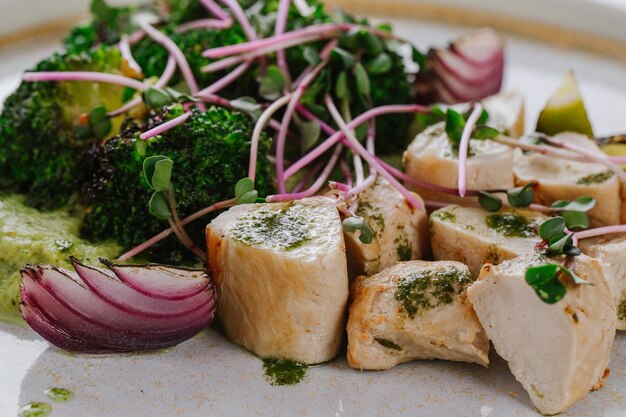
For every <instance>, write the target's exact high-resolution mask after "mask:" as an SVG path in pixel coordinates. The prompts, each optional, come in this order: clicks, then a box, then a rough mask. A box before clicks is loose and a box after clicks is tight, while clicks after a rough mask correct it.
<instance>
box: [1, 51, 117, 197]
mask: <svg viewBox="0 0 626 417" xmlns="http://www.w3.org/2000/svg"><path fill="white" fill-rule="evenodd" d="M122 61H123V60H122V58H121V56H120V54H119V52H118V51H117V50H115V49H113V48H110V47H99V48H96V49H93V50H91V51H90V52H88V53H81V54H78V55H76V54H70V53H66V54H54V55H52V56H51V57H50V58H48V59H46V60H44V61H42V62H40V63H39V64H38V65H37V66H36V67H35V69H34V70H35V71H102V72H108V73H121V71H122V70H121V67H122ZM123 91H124V87H120V86H116V85H112V84H98V83H91V82H23V83H22V84H21V85H20V86H19V87H18V89H17V91H15V93H13V94H12V95H11V96H10V97H9V98H7V100H6V101H5V103H4V109H3V111H2V114H0V190H2V191H10V192H20V193H25V194H27V195H28V202H29V203H30V204H31V205H33V206H36V207H39V208H44V209H52V208H56V207H61V206H63V205H64V204H65V203H67V201H68V199H69V197H70V196H71V194H72V193H73V192H74V191H75V190H76V186H77V178H78V171H77V167H76V164H77V160H78V158H79V155H80V154H81V153H82V151H83V150H84V149H85V148H86V147H88V146H89V145H90V144H91V143H93V142H94V141H96V140H97V139H95V138H90V137H86V138H83V137H81V138H79V137H77V135H76V134H75V132H74V125H75V123H76V122H77V120H78V118H79V116H80V115H81V114H83V113H84V112H90V111H91V110H93V109H94V108H95V107H98V106H104V107H105V108H106V109H113V108H116V107H119V106H120V105H121V104H122V95H123ZM121 119H122V118H121V117H120V118H117V119H114V120H113V131H115V129H116V128H117V127H119V123H120V122H121Z"/></svg>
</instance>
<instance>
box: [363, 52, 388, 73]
mask: <svg viewBox="0 0 626 417" xmlns="http://www.w3.org/2000/svg"><path fill="white" fill-rule="evenodd" d="M391 66H392V62H391V58H390V57H389V55H388V54H386V53H382V54H378V55H376V57H374V58H372V59H370V60H369V61H367V62H365V69H367V72H369V73H370V74H374V75H376V74H384V73H386V72H388V71H389V70H390V69H391Z"/></svg>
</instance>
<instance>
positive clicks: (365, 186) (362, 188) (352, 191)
mask: <svg viewBox="0 0 626 417" xmlns="http://www.w3.org/2000/svg"><path fill="white" fill-rule="evenodd" d="M372 171H373V173H372V174H370V175H369V176H368V177H367V178H366V179H365V180H363V182H361V183H360V184H358V185H357V186H356V187H353V188H351V189H350V190H348V192H346V194H345V195H344V196H343V198H344V199H346V200H348V199H350V198H352V197H353V196H356V195H359V194H360V193H362V192H363V191H365V190H367V189H368V188H369V187H371V186H372V184H374V182H376V178H377V177H378V174H376V171H375V170H372Z"/></svg>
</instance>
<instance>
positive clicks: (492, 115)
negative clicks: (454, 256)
mask: <svg viewBox="0 0 626 417" xmlns="http://www.w3.org/2000/svg"><path fill="white" fill-rule="evenodd" d="M483 104H484V106H485V108H486V109H487V110H488V112H489V125H490V126H493V127H495V128H497V129H499V130H501V131H504V132H507V133H508V134H509V135H510V136H516V137H517V136H519V135H521V134H523V132H524V100H523V98H522V96H521V95H520V94H518V93H515V92H507V93H501V94H496V95H494V96H491V97H487V98H486V99H484V100H483ZM512 163H513V151H512V150H511V148H510V147H508V146H505V145H501V144H499V143H496V142H493V141H491V140H474V139H472V140H470V144H469V151H468V159H467V188H468V189H476V190H486V189H495V188H498V189H502V188H506V189H508V188H512V187H513V184H514V178H513V172H512V170H511V167H512ZM403 164H404V169H405V171H406V173H407V174H408V175H410V176H411V177H413V178H415V179H418V180H421V181H425V182H429V183H431V184H435V185H439V186H443V187H448V188H456V187H457V185H458V152H457V150H456V149H455V148H454V147H453V146H452V144H451V143H450V140H449V139H448V135H447V134H446V132H445V125H444V123H443V122H442V123H438V124H435V125H433V126H430V127H429V128H427V129H426V130H424V131H423V132H421V133H420V134H418V135H417V136H416V137H415V139H414V140H413V142H412V143H411V144H410V145H409V147H408V149H407V150H406V151H405V152H404V156H403ZM407 186H408V187H409V188H411V189H412V190H414V191H416V192H417V193H418V194H419V195H421V196H422V197H423V198H424V199H426V200H437V201H447V202H451V203H458V202H460V201H461V198H460V197H459V196H456V195H450V194H445V193H440V192H437V191H432V190H427V189H424V188H421V187H416V186H414V185H410V184H407ZM471 199H474V198H473V197H472V198H471ZM465 201H467V198H466V199H465Z"/></svg>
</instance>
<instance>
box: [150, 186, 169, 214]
mask: <svg viewBox="0 0 626 417" xmlns="http://www.w3.org/2000/svg"><path fill="white" fill-rule="evenodd" d="M148 210H149V211H150V214H152V215H153V216H154V217H156V218H157V219H160V220H167V219H168V218H169V217H170V208H169V206H168V205H167V198H166V197H165V193H164V192H163V191H155V192H154V193H153V194H152V197H150V202H149V203H148Z"/></svg>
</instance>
